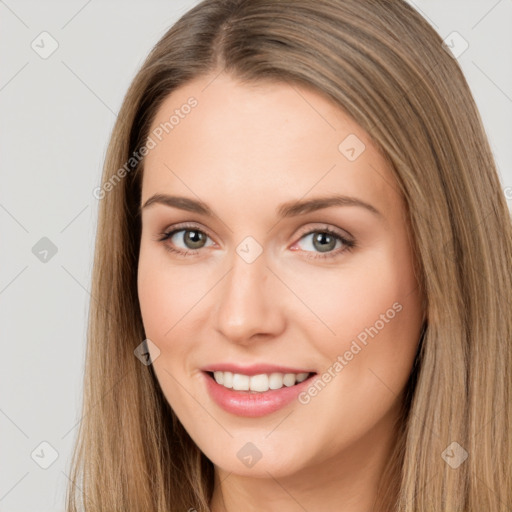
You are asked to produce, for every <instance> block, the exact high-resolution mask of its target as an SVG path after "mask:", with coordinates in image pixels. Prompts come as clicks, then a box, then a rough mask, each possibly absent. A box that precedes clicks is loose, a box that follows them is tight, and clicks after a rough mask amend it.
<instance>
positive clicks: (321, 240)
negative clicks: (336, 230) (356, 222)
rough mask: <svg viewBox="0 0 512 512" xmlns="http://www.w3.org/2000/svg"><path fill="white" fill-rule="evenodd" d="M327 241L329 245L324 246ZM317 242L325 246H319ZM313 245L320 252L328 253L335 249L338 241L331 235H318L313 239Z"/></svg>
mask: <svg viewBox="0 0 512 512" xmlns="http://www.w3.org/2000/svg"><path fill="white" fill-rule="evenodd" d="M326 240H327V243H326V244H323V243H324V242H325V241H326ZM316 242H318V243H320V244H323V245H318V246H317V244H316ZM329 242H330V243H329ZM313 245H314V246H315V248H316V249H318V250H319V251H320V252H327V251H329V250H332V249H334V246H335V245H336V239H335V238H334V237H333V236H331V235H330V234H329V233H318V234H317V235H316V236H314V237H313Z"/></svg>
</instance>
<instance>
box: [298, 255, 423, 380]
mask: <svg viewBox="0 0 512 512" xmlns="http://www.w3.org/2000/svg"><path fill="white" fill-rule="evenodd" d="M354 261H355V260H354ZM312 283H314V286H312ZM295 285H296V286H295V291H296V293H297V295H299V296H300V297H301V299H302V300H303V302H304V303H305V304H307V305H308V306H309V310H310V311H312V312H314V317H315V318H313V315H310V314H309V313H307V314H305V315H303V316H302V319H301V320H299V321H300V322H301V324H300V325H301V329H302V330H303V331H305V332H308V333H309V336H308V338H309V339H310V340H311V341H312V342H314V343H315V345H316V347H315V348H316V350H317V351H319V352H321V353H322V354H323V356H324V358H325V359H326V360H327V362H328V364H334V363H335V361H337V360H338V356H342V357H343V363H342V364H343V372H344V373H350V374H352V377H353V378H354V379H358V380H361V379H362V380H367V379H368V378H371V377H372V374H371V372H370V371H369V370H370V369H372V370H374V371H375V373H376V374H379V375H382V378H383V379H384V381H385V382H386V384H388V385H389V386H390V387H391V388H392V389H395V388H398V389H399V388H400V387H401V383H402V382H403V381H404V380H405V379H406V378H407V377H408V375H409V373H410V370H411V367H412V362H413V360H414V356H415V354H416V350H417V343H418V340H419V334H420V330H421V314H422V311H421V301H420V297H419V290H418V287H417V282H416V278H415V276H414V273H413V270H412V266H411V265H410V260H409V259H408V254H407V252H406V251H405V250H404V253H403V254H397V253H395V252H393V251H387V252H386V251H382V252H379V253H377V252H374V253H371V254H368V257H367V258H364V260H362V259H361V260H359V261H358V262H357V265H356V264H354V265H352V266H350V265H348V264H347V266H344V267H340V270H339V272H338V273H334V272H325V269H322V271H319V270H316V271H315V273H314V274H312V273H309V274H307V275H305V274H304V275H303V276H302V277H300V278H298V277H295ZM299 318H300V317H297V319H296V320H298V319H299ZM338 368H340V367H339V366H338ZM373 378H374V380H376V377H375V376H374V375H373ZM376 382H377V381H376Z"/></svg>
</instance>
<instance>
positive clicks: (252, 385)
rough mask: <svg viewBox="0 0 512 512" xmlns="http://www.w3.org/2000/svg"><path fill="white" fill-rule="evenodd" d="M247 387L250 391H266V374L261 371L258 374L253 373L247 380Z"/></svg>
mask: <svg viewBox="0 0 512 512" xmlns="http://www.w3.org/2000/svg"><path fill="white" fill-rule="evenodd" d="M249 389H250V390H251V391H260V392H261V391H268V375H266V374H265V373H262V374H260V375H253V376H252V377H251V380H250V382H249Z"/></svg>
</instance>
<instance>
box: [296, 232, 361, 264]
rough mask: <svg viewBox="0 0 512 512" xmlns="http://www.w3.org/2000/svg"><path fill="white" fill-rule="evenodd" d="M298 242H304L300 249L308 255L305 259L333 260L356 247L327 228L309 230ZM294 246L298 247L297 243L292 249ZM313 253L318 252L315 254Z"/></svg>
mask: <svg viewBox="0 0 512 512" xmlns="http://www.w3.org/2000/svg"><path fill="white" fill-rule="evenodd" d="M300 240H305V241H306V243H305V244H304V245H303V247H301V249H302V250H305V251H306V252H307V253H308V254H307V256H306V257H308V258H313V259H315V258H316V259H322V258H333V257H336V256H339V255H340V254H341V253H344V252H346V251H351V250H352V249H353V248H354V247H355V246H356V244H355V241H354V240H351V239H348V238H347V237H345V236H343V235H342V234H341V233H338V232H337V231H335V230H333V229H331V228H329V227H327V226H326V227H324V228H322V229H315V230H310V231H309V232H307V233H306V234H305V235H302V236H301V238H300ZM296 245H299V242H297V243H296V244H294V246H293V247H295V246H296ZM335 249H336V250H335ZM315 251H318V252H317V253H316V254H315V253H314V252H315ZM312 252H313V254H312Z"/></svg>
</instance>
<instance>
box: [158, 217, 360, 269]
mask: <svg viewBox="0 0 512 512" xmlns="http://www.w3.org/2000/svg"><path fill="white" fill-rule="evenodd" d="M180 231H198V232H200V233H202V234H203V235H206V236H208V237H209V235H208V234H207V233H205V232H204V231H203V230H202V229H199V228H198V227H197V226H194V225H190V224H186V225H180V226H177V227H176V228H174V229H173V230H171V231H166V232H164V233H161V234H159V235H158V238H157V241H158V242H162V243H164V242H166V241H167V240H169V239H170V238H172V236H173V235H175V234H176V233H178V232H180ZM312 233H328V234H329V235H332V236H334V237H335V238H337V239H338V240H340V241H341V242H342V243H343V245H344V246H345V247H344V248H341V249H337V250H334V251H330V252H327V253H325V254H322V253H313V254H315V255H313V254H312V251H304V252H306V258H310V259H314V260H318V259H321V260H324V259H330V258H335V257H337V256H340V255H341V254H342V253H345V252H350V251H352V250H353V249H354V248H355V247H356V242H355V241H354V240H349V239H348V238H345V237H343V236H342V235H340V234H339V233H338V232H336V231H334V230H333V229H331V228H329V227H327V226H326V227H324V228H321V229H312V230H310V231H307V232H306V233H303V234H302V235H301V236H300V238H299V240H301V239H302V238H304V237H305V236H307V235H311V234H312ZM209 238H211V237H209ZM164 248H165V249H166V250H167V251H169V252H171V253H174V254H179V255H180V256H183V257H185V256H189V255H192V256H194V255H196V254H197V252H198V251H199V250H200V249H189V250H187V251H183V250H180V249H176V248H174V247H171V246H170V245H168V244H166V243H164Z"/></svg>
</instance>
